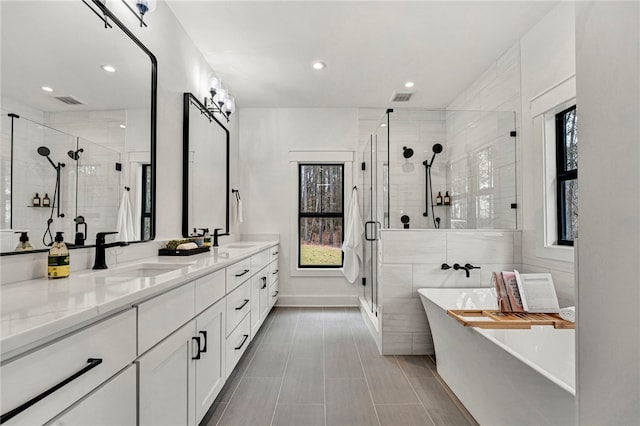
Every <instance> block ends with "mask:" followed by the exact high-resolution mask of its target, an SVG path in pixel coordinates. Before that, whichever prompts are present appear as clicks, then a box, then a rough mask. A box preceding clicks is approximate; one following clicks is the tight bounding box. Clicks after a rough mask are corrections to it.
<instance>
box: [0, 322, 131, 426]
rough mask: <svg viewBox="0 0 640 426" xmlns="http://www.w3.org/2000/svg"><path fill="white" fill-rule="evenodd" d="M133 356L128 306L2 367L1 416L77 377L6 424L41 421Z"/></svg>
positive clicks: (72, 400)
mask: <svg viewBox="0 0 640 426" xmlns="http://www.w3.org/2000/svg"><path fill="white" fill-rule="evenodd" d="M135 357H136V313H135V310H134V309H129V310H127V311H126V312H124V313H121V314H118V315H116V316H113V317H110V318H107V319H105V320H102V321H99V322H97V323H96V324H93V325H91V326H89V327H87V328H84V329H82V330H80V331H78V332H76V333H73V334H71V335H69V336H66V337H64V338H62V339H60V340H58V341H55V342H54V343H51V344H49V345H47V346H44V347H43V348H41V349H39V350H37V351H34V352H31V353H29V354H28V355H25V356H22V357H19V358H16V359H15V360H14V361H11V362H9V363H7V364H5V365H3V366H2V367H0V375H1V376H2V385H1V386H2V392H1V393H2V396H1V398H2V399H1V400H2V404H1V406H2V414H3V415H5V414H6V413H7V412H9V411H10V410H13V409H16V408H17V407H19V406H21V405H22V404H24V403H26V402H28V401H30V400H31V399H33V398H34V397H36V396H38V395H40V394H42V393H43V392H45V391H47V390H50V389H51V388H54V387H56V385H59V384H61V383H63V382H65V381H66V380H67V379H69V378H72V377H74V376H76V377H75V378H74V379H73V380H71V381H69V382H68V383H67V384H65V385H64V386H62V387H60V388H59V389H58V390H56V391H55V392H53V393H51V394H50V395H48V396H47V397H45V398H44V399H42V400H40V401H39V402H36V403H35V404H34V405H32V406H31V407H29V408H27V409H26V410H24V411H22V412H21V413H20V414H17V415H16V416H15V417H13V418H12V419H11V420H8V421H7V422H6V424H11V425H14V424H15V425H18V424H28V425H33V424H43V423H44V422H46V421H48V420H49V419H51V418H52V417H54V416H55V415H57V414H58V413H60V412H61V411H62V410H64V409H66V408H67V407H69V406H71V405H72V404H73V403H74V402H75V401H77V400H79V399H80V398H82V397H83V396H84V395H86V394H87V393H89V392H90V391H91V390H93V389H94V388H96V387H97V386H98V385H100V384H101V383H103V382H104V381H105V380H107V379H108V378H109V377H111V376H113V375H114V374H116V373H117V372H118V371H120V370H122V369H123V368H124V367H126V366H127V364H129V363H131V362H133V360H134V359H135ZM89 360H95V361H93V362H90V361H89ZM99 360H100V361H99ZM81 372H82V374H79V375H78V373H81Z"/></svg>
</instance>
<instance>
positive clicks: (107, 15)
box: [0, 0, 158, 256]
mask: <svg viewBox="0 0 640 426" xmlns="http://www.w3.org/2000/svg"><path fill="white" fill-rule="evenodd" d="M83 1H84V0H83ZM89 1H91V3H92V4H93V5H94V6H95V7H97V8H98V10H99V11H100V13H102V16H100V15H98V16H99V17H100V18H101V20H102V21H103V22H104V23H105V25H107V22H108V21H109V24H110V23H114V24H115V25H116V26H117V27H118V28H120V30H121V31H122V32H123V33H124V34H125V35H126V36H127V37H129V38H130V39H131V41H133V42H134V43H135V44H136V46H138V47H139V48H140V49H141V50H142V51H143V52H144V53H146V54H147V56H149V60H150V61H151V108H150V109H151V117H150V118H151V132H150V141H149V142H150V144H149V150H150V154H151V226H150V228H151V229H150V235H149V239H148V240H139V241H131V244H135V243H143V242H146V241H151V240H153V239H155V237H156V169H157V165H156V161H157V159H156V147H157V142H156V137H157V130H156V122H157V120H156V117H157V113H158V112H157V111H158V60H157V59H156V57H155V55H154V54H153V53H152V52H151V51H150V50H149V49H148V48H147V46H145V45H144V44H143V43H142V42H141V41H140V40H139V39H138V38H137V37H136V36H135V35H134V34H133V33H132V32H131V31H130V30H129V28H127V27H126V25H125V24H123V23H122V21H120V20H119V19H118V18H117V17H116V16H115V15H114V14H113V12H111V11H110V10H109V9H108V8H107V7H106V6H105V5H104V4H102V2H101V1H100V0H89ZM84 3H85V4H86V5H87V7H89V8H91V6H89V5H88V4H87V3H86V1H84ZM91 9H92V10H93V11H94V12H95V10H94V9H93V8H91ZM111 27H112V26H111V25H109V28H111ZM12 155H13V154H12ZM12 160H13V159H12ZM92 247H95V245H86V246H75V247H74V246H71V247H69V249H70V250H73V249H82V248H92ZM47 251H49V249H46V248H45V249H38V250H30V251H22V252H5V253H0V256H12V255H20V254H29V253H39V252H47Z"/></svg>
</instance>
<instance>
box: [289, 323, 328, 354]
mask: <svg viewBox="0 0 640 426" xmlns="http://www.w3.org/2000/svg"><path fill="white" fill-rule="evenodd" d="M322 333H323V326H322V323H320V324H315V323H303V322H298V327H297V328H296V332H295V335H294V336H293V346H292V347H291V358H297V357H301V358H316V359H317V360H319V361H320V362H321V361H322V356H323V355H322V353H323V346H322Z"/></svg>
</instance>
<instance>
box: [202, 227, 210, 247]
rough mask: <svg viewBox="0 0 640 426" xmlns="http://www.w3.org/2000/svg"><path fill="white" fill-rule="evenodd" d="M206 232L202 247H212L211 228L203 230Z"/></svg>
mask: <svg viewBox="0 0 640 426" xmlns="http://www.w3.org/2000/svg"><path fill="white" fill-rule="evenodd" d="M202 231H203V232H204V236H203V240H202V247H211V234H210V233H209V228H202Z"/></svg>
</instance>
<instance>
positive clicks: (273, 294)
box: [269, 281, 280, 308]
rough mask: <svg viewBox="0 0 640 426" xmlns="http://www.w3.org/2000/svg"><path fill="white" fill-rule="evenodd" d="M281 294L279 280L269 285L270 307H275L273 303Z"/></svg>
mask: <svg viewBox="0 0 640 426" xmlns="http://www.w3.org/2000/svg"><path fill="white" fill-rule="evenodd" d="M279 294H280V285H279V281H276V282H275V283H273V284H271V285H270V286H269V307H270V308H273V305H275V304H276V302H277V301H278V295H279Z"/></svg>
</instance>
